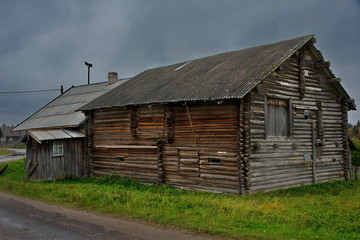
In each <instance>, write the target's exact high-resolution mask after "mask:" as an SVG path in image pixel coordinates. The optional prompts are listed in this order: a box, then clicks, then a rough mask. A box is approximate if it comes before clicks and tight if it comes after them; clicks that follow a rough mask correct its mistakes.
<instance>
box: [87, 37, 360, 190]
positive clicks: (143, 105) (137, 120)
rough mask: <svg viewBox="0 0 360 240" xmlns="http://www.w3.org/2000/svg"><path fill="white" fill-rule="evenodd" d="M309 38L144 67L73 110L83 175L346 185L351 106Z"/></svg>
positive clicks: (214, 186)
mask: <svg viewBox="0 0 360 240" xmlns="http://www.w3.org/2000/svg"><path fill="white" fill-rule="evenodd" d="M314 43H315V38H314V36H313V35H306V36H303V37H299V38H295V39H290V40H286V41H281V42H276V43H272V44H268V45H263V46H258V47H252V48H248V49H243V50H239V51H233V52H226V53H222V54H218V55H214V56H210V57H204V58H200V59H194V60H190V61H186V62H182V63H177V64H173V65H170V66H163V67H159V68H154V69H149V70H146V71H144V72H142V73H140V74H139V75H137V76H135V77H133V78H132V79H130V80H128V81H127V82H125V83H124V84H121V85H119V86H117V87H116V88H113V89H112V90H110V91H108V92H107V93H105V94H103V95H102V96H100V97H99V98H97V99H96V100H95V101H91V102H89V103H88V104H86V105H84V106H82V107H80V110H82V111H84V113H86V115H87V116H89V118H88V125H87V126H88V130H89V132H88V139H89V140H88V143H89V145H88V151H89V154H88V156H89V171H90V172H91V173H93V174H95V175H106V174H118V175H122V176H128V177H134V178H136V179H138V180H140V181H142V182H148V183H167V184H171V185H173V186H176V187H180V188H188V189H200V190H206V191H214V192H229V193H239V194H242V193H246V192H254V191H268V190H273V189H278V188H288V187H293V186H298V185H303V184H312V183H317V182H325V181H331V180H336V179H348V171H349V166H350V159H349V143H348V136H347V122H348V117H347V116H348V115H347V114H348V110H355V109H356V106H355V104H354V102H353V100H352V99H350V97H349V95H348V94H347V93H346V91H345V90H344V88H343V87H342V86H341V84H340V79H339V78H337V77H336V76H335V75H334V74H333V73H332V71H331V70H330V68H329V66H330V62H327V61H325V60H324V58H323V56H322V55H321V53H320V51H319V50H317V49H316V47H315V46H314Z"/></svg>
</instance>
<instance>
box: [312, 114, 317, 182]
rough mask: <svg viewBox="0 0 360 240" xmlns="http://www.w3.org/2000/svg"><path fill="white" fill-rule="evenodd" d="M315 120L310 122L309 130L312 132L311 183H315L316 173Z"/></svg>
mask: <svg viewBox="0 0 360 240" xmlns="http://www.w3.org/2000/svg"><path fill="white" fill-rule="evenodd" d="M315 124H316V123H315V121H312V123H311V132H312V172H313V183H314V184H317V175H316V135H315V134H316V133H315V131H316V127H315Z"/></svg>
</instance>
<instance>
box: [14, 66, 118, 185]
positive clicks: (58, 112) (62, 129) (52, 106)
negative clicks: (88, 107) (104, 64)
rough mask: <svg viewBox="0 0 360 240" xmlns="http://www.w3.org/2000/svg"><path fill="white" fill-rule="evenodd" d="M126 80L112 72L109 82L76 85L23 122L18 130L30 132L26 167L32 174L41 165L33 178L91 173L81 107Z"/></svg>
mask: <svg viewBox="0 0 360 240" xmlns="http://www.w3.org/2000/svg"><path fill="white" fill-rule="evenodd" d="M123 82H125V80H118V79H117V74H116V73H109V81H108V82H103V83H96V84H91V85H84V86H78V87H72V88H70V89H69V90H67V91H66V92H65V93H64V94H62V95H60V96H59V97H57V98H55V99H54V100H52V101H51V102H50V103H48V104H47V105H46V106H44V107H43V108H41V109H40V110H39V111H37V112H36V113H34V114H33V115H32V116H30V117H29V118H27V119H26V120H25V121H23V122H22V123H20V124H19V125H18V126H17V127H16V128H15V129H14V130H15V131H19V130H21V131H24V130H26V131H27V135H26V137H25V138H24V139H23V141H24V142H26V144H27V150H26V160H25V166H26V170H27V172H28V173H29V172H30V171H31V169H33V168H34V166H36V165H37V164H38V167H37V169H36V171H35V172H34V174H33V176H32V179H37V180H38V179H42V180H43V179H61V178H76V177H81V176H84V175H88V173H87V172H84V169H88V168H86V167H85V168H84V166H86V162H84V160H85V159H86V155H85V153H86V152H87V151H85V150H86V149H87V141H86V139H85V135H86V131H87V124H86V121H87V117H86V116H85V115H84V114H83V113H82V112H76V111H75V110H76V109H78V108H79V107H81V106H83V105H85V104H87V103H89V102H90V101H92V100H94V99H96V98H97V97H99V96H101V95H103V94H104V93H106V92H108V91H109V90H111V89H113V88H114V87H117V86H119V85H120V84H122V83H123Z"/></svg>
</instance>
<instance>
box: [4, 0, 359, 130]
mask: <svg viewBox="0 0 360 240" xmlns="http://www.w3.org/2000/svg"><path fill="white" fill-rule="evenodd" d="M359 9H360V4H359V1H351V0H347V1H335V0H330V1H328V0H319V1H313V0H305V1H295V0H294V1H289V0H277V1H267V0H266V1H265V0H263V1H238V0H233V1H231V0H227V1H220V0H212V1H209V0H142V1H140V0H135V1H117V0H107V1H95V0H93V1H91V0H87V1H85V0H79V1H70V0H63V1H44V0H33V1H25V0H23V1H10V0H5V1H0V21H1V28H0V82H1V88H0V89H1V90H0V91H15V90H32V89H49V88H59V87H60V85H64V87H65V88H69V87H70V86H71V85H80V84H86V82H87V75H86V74H87V68H86V66H85V65H84V61H85V60H86V61H89V62H90V63H92V64H93V65H94V67H93V68H92V69H91V76H92V82H99V81H105V80H106V74H107V72H109V71H117V72H119V75H120V77H129V76H133V75H135V74H137V73H139V72H141V71H143V70H145V69H146V68H150V67H156V66H160V65H167V64H171V63H175V62H180V61H185V60H189V59H193V58H198V57H203V56H207V55H212V54H216V53H219V52H224V51H229V50H237V49H242V48H245V47H251V46H255V45H260V44H266V43H270V42H274V41H279V40H284V39H289V38H292V37H297V36H301V35H304V34H309V33H315V34H316V37H317V40H318V41H317V43H316V46H317V47H318V48H319V49H320V50H321V51H322V52H323V55H324V57H325V58H326V60H331V62H332V70H333V71H334V73H335V74H336V75H337V76H339V77H341V78H343V82H342V83H343V85H344V87H345V88H346V89H347V90H348V92H349V94H350V95H351V96H352V97H354V98H356V100H358V102H360V94H359V92H360V84H359V83H358V81H357V80H358V79H357V69H358V67H359V66H360V60H359V59H360V46H359V43H358V39H359V35H360V24H358V23H359V22H360V10H359ZM58 94H59V93H56V92H53V93H47V94H24V95H15V96H9V95H7V96H5V95H0V121H2V122H3V121H6V122H9V123H14V124H15V123H19V122H20V121H22V120H23V119H25V118H26V117H28V116H29V115H30V114H31V113H33V112H35V111H36V110H38V109H39V108H40V107H42V106H43V105H44V104H46V103H47V102H49V101H50V100H51V99H52V98H54V97H55V96H57V95H58ZM350 116H351V120H352V121H355V120H356V119H360V116H359V115H357V114H351V115H350Z"/></svg>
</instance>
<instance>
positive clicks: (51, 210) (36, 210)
mask: <svg viewBox="0 0 360 240" xmlns="http://www.w3.org/2000/svg"><path fill="white" fill-rule="evenodd" d="M0 239H9V240H10V239H11V240H20V239H30V240H31V239H53V240H58V239H68V240H71V239H74V240H75V239H76V240H83V239H84V240H85V239H119V240H145V239H146V240H165V239H170V240H205V239H213V238H206V237H204V236H202V237H200V236H195V235H191V234H189V233H185V232H181V231H177V230H172V229H171V230H169V229H163V228H160V227H154V226H150V225H147V224H143V223H140V222H132V221H127V220H119V219H114V218H110V217H106V216H100V215H96V214H93V213H88V212H84V211H79V210H75V209H71V208H66V207H60V206H56V205H51V204H46V203H42V202H38V201H34V200H30V199H26V198H22V197H17V196H13V195H10V194H6V193H1V192H0Z"/></svg>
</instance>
